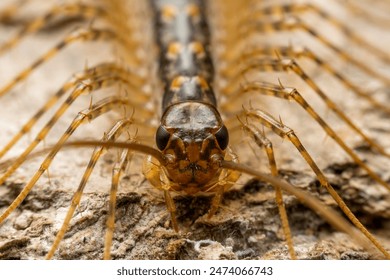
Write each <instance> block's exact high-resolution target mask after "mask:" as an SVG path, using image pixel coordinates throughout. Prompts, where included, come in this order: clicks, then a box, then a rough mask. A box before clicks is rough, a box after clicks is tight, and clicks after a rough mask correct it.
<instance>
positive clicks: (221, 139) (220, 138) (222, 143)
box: [215, 126, 229, 150]
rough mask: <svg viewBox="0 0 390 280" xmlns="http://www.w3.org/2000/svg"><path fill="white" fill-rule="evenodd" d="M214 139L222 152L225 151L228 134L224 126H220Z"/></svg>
mask: <svg viewBox="0 0 390 280" xmlns="http://www.w3.org/2000/svg"><path fill="white" fill-rule="evenodd" d="M215 138H216V139H217V142H218V145H219V147H220V148H221V149H222V150H225V149H226V148H227V146H228V144H229V132H228V130H227V128H226V126H222V127H221V128H220V129H219V130H218V131H217V132H216V133H215Z"/></svg>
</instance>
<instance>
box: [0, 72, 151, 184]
mask: <svg viewBox="0 0 390 280" xmlns="http://www.w3.org/2000/svg"><path fill="white" fill-rule="evenodd" d="M127 76H128V75H125V76H123V75H120V73H119V74H117V75H116V74H115V72H114V73H113V74H112V75H111V74H109V75H108V76H101V77H99V79H96V80H93V81H90V82H89V83H85V84H82V85H80V86H79V87H77V88H76V89H75V90H74V91H73V92H72V93H71V95H70V96H69V97H68V98H67V99H66V100H65V102H64V103H63V104H62V105H61V106H60V108H59V109H58V110H57V111H56V112H55V114H54V115H53V117H52V118H51V119H50V120H49V121H48V122H47V124H46V125H45V126H44V127H43V128H42V129H41V131H40V132H39V133H38V135H37V136H36V138H35V139H34V141H33V142H32V143H31V144H30V145H29V146H28V147H27V148H26V149H25V150H24V151H23V153H22V154H21V155H20V156H19V157H18V158H17V159H16V160H15V161H14V163H13V164H12V165H11V166H10V167H9V168H8V169H7V171H6V172H5V173H4V174H3V175H2V176H1V178H0V185H1V184H3V183H4V181H5V180H6V179H7V178H8V177H9V176H10V175H11V174H13V172H14V171H15V170H16V169H17V168H18V167H19V166H20V165H21V164H22V163H23V162H24V161H25V160H26V158H27V156H28V155H29V154H30V152H32V151H33V150H34V148H35V147H36V146H37V145H38V144H39V143H40V142H41V141H42V140H43V139H44V138H45V137H46V135H47V134H48V132H49V131H50V129H51V128H52V127H53V125H54V124H55V123H56V122H57V121H58V120H59V118H60V117H61V116H62V114H63V113H64V112H65V111H66V110H67V109H68V108H69V107H70V106H71V104H72V103H73V102H74V101H75V100H76V99H77V98H78V97H79V96H80V95H82V94H84V93H87V92H93V91H94V90H97V89H100V88H104V87H108V86H111V85H112V84H115V82H118V81H121V82H124V83H127V84H128V85H129V86H131V84H132V83H131V81H129V80H128V79H127ZM136 97H137V98H138V99H139V98H141V100H142V98H146V99H147V97H145V96H143V97H142V95H141V94H135V96H134V99H137V98H136ZM144 100H145V99H144Z"/></svg>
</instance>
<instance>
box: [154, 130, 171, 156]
mask: <svg viewBox="0 0 390 280" xmlns="http://www.w3.org/2000/svg"><path fill="white" fill-rule="evenodd" d="M170 137H171V135H170V134H169V132H168V131H167V130H166V129H165V128H164V127H162V126H161V125H160V126H159V127H158V129H157V132H156V144H157V148H159V150H160V151H162V150H164V149H165V147H166V146H167V145H168V141H169V138H170Z"/></svg>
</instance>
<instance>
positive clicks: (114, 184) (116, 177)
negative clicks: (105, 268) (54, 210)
mask: <svg viewBox="0 0 390 280" xmlns="http://www.w3.org/2000/svg"><path fill="white" fill-rule="evenodd" d="M131 157H132V152H131V151H130V150H124V151H122V154H121V157H120V159H119V161H118V162H117V163H116V164H115V166H114V168H113V169H112V181H111V190H110V202H109V209H108V217H107V222H106V227H107V229H106V236H105V242H104V255H103V259H105V260H109V259H111V246H112V237H113V235H114V229H115V209H116V195H117V192H118V185H119V181H120V177H121V175H122V173H123V171H125V169H126V166H127V165H128V164H129V162H130V161H131Z"/></svg>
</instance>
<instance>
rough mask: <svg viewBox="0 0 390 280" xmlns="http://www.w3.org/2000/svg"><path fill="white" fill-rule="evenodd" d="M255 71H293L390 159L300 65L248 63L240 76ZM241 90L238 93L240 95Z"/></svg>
mask: <svg viewBox="0 0 390 280" xmlns="http://www.w3.org/2000/svg"><path fill="white" fill-rule="evenodd" d="M254 69H258V70H263V71H289V70H291V71H293V72H294V73H295V74H296V75H298V76H299V77H300V78H301V79H302V80H303V81H305V82H306V83H307V84H308V85H309V86H310V87H311V88H312V89H313V90H314V91H315V93H316V94H317V95H318V96H319V97H320V98H321V99H322V100H323V101H324V102H325V104H326V106H327V107H328V108H329V109H331V110H332V111H333V112H334V113H335V114H336V115H337V116H338V117H340V119H342V120H343V121H344V122H345V123H346V124H347V125H348V126H349V127H350V128H351V129H353V130H354V131H355V132H356V133H357V134H359V135H360V136H361V137H362V138H363V139H364V140H365V141H366V142H367V143H368V145H369V146H370V147H371V148H372V149H374V150H376V151H378V152H379V153H380V154H382V155H384V156H387V157H389V156H390V155H389V154H388V153H387V152H386V151H385V150H384V148H383V147H381V146H380V145H379V144H378V143H376V141H374V140H372V139H371V138H370V137H369V136H367V135H366V134H365V133H364V132H363V131H362V130H361V129H360V128H359V127H358V126H357V125H355V123H354V122H353V121H352V120H351V119H350V118H349V117H347V115H346V114H344V112H343V111H342V110H341V109H340V108H339V107H338V106H337V105H336V104H335V103H334V102H333V101H332V100H331V99H330V98H329V97H328V96H327V95H326V94H325V92H323V91H322V90H321V89H320V88H319V87H318V85H317V84H316V83H315V82H314V81H313V80H312V79H311V78H310V77H309V76H308V75H307V74H306V73H305V72H304V70H303V69H302V68H301V67H300V66H299V64H298V63H297V62H296V61H295V60H292V59H286V60H279V59H277V60H274V59H264V60H257V61H256V60H255V61H251V62H250V63H248V65H246V66H245V68H244V69H243V70H242V72H241V74H240V75H243V74H244V73H246V72H248V71H252V70H254ZM239 92H240V90H238V91H236V93H238V94H239Z"/></svg>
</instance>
